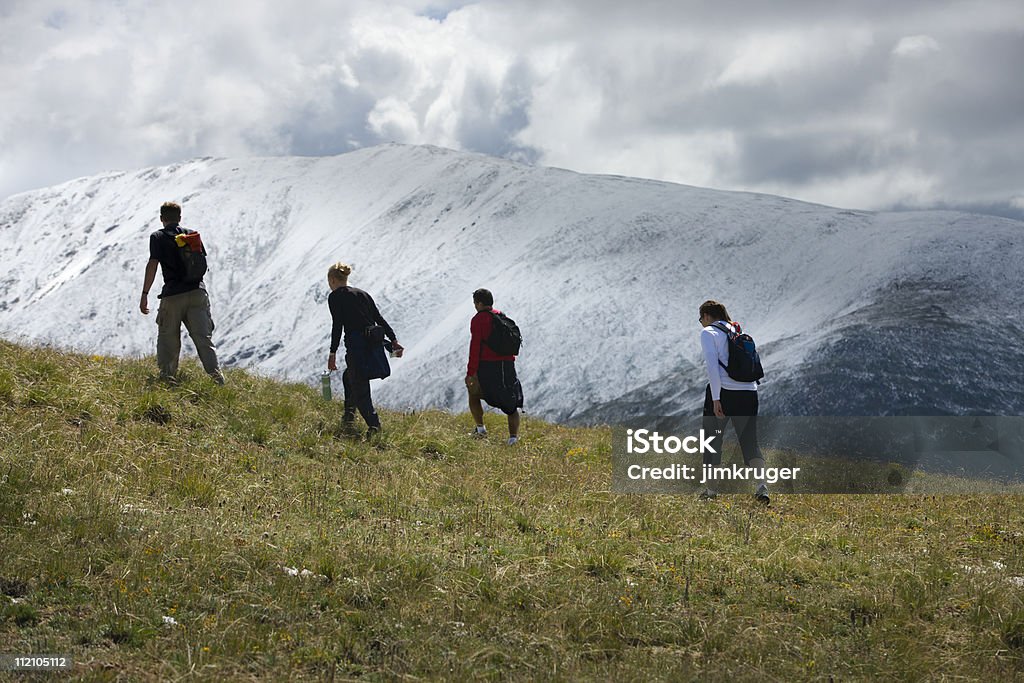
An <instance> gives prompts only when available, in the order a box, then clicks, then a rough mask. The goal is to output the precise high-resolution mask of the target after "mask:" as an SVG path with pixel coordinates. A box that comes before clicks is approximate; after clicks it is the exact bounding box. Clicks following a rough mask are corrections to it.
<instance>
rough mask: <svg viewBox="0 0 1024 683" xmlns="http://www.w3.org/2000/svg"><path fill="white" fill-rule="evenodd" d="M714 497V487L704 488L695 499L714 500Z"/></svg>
mask: <svg viewBox="0 0 1024 683" xmlns="http://www.w3.org/2000/svg"><path fill="white" fill-rule="evenodd" d="M715 498H718V491H715V490H714V489H704V490H703V491H701V492H700V495H699V496H697V500H714V499H715Z"/></svg>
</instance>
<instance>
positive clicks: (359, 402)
mask: <svg viewBox="0 0 1024 683" xmlns="http://www.w3.org/2000/svg"><path fill="white" fill-rule="evenodd" d="M355 361H356V359H355V358H353V357H352V356H351V355H350V354H346V355H345V372H343V373H341V383H342V386H344V387H345V415H344V417H343V418H342V419H344V420H346V421H351V420H354V419H355V418H356V410H357V409H358V410H359V414H360V415H362V416H363V419H364V420H366V426H367V427H376V428H378V429H380V417H378V416H377V411H376V409H374V407H373V399H372V398H371V397H370V380H369V379H367V378H366V375H365V374H364V373H363V371H362V370H361V369H360V365H359V363H358V362H355Z"/></svg>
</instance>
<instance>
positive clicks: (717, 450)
mask: <svg viewBox="0 0 1024 683" xmlns="http://www.w3.org/2000/svg"><path fill="white" fill-rule="evenodd" d="M722 399H723V409H724V400H725V391H724V390H723V391H722ZM725 414H726V415H728V414H729V411H728V410H726V412H725ZM701 426H702V427H703V429H704V434H705V436H706V435H708V434H710V435H712V436H711V449H710V450H711V451H714V452H713V453H712V452H710V451H705V452H704V454H703V464H704V465H711V466H712V467H718V466H719V465H721V464H722V446H724V445H725V442H724V440H723V439H722V432H723V431H724V429H725V421H724V420H720V419H719V418H717V417H715V404H714V402H713V401H712V400H711V385H710V384H709V385H707V387H705V389H704V419H703V420H702V424H701Z"/></svg>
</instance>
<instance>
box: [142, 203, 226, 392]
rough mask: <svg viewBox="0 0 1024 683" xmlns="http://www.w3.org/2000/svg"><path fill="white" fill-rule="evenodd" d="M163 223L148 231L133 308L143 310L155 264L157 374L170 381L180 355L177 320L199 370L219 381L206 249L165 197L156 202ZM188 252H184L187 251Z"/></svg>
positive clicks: (178, 209) (221, 380)
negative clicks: (158, 286)
mask: <svg viewBox="0 0 1024 683" xmlns="http://www.w3.org/2000/svg"><path fill="white" fill-rule="evenodd" d="M160 222H161V223H162V224H163V228H161V229H160V230H157V231H156V232H154V233H153V234H151V235H150V236H149V263H147V264H146V277H145V281H144V282H143V284H142V299H141V300H140V301H139V310H140V311H142V314H143V315H149V290H150V287H152V286H153V280H154V279H155V278H156V267H157V264H159V265H160V270H161V272H162V274H163V279H164V286H163V289H162V290H161V291H160V294H159V295H158V296H157V298H158V299H160V308H159V309H158V310H157V312H156V324H157V329H158V333H157V339H156V363H157V366H158V367H159V368H160V377H161V378H162V379H165V380H167V381H171V382H173V381H175V380H176V379H177V375H178V356H179V355H180V354H181V324H182V323H185V329H186V330H188V334H189V336H190V337H192V343H193V344H195V347H196V353H198V354H199V360H200V361H202V363H203V369H204V370H206V373H207V374H208V375H209V376H210V377H212V378H213V381H214V382H216V383H217V384H224V374H223V373H222V372H221V370H220V365H219V364H218V363H217V347H216V346H214V343H213V339H212V335H213V329H214V325H213V316H212V315H211V313H210V296H209V295H208V294H207V292H206V285H204V284H203V275H205V273H206V248H205V247H204V246H203V244H202V241H201V240H200V238H199V233H196V232H193V231H192V230H186V229H184V228H182V227H181V226H180V225H179V224H180V223H181V206H179V205H178V204H175V203H174V202H165V203H164V204H163V205H162V206H161V207H160ZM187 252H188V253H187Z"/></svg>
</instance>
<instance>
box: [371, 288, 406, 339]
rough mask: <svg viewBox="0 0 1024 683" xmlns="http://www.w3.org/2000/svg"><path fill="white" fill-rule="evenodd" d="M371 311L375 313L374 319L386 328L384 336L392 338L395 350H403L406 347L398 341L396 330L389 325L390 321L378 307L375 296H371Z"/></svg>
mask: <svg viewBox="0 0 1024 683" xmlns="http://www.w3.org/2000/svg"><path fill="white" fill-rule="evenodd" d="M370 313H371V314H372V315H373V321H374V322H375V323H377V324H378V325H380V326H381V327H383V328H384V336H385V337H387V338H388V339H390V340H391V343H392V345H393V346H394V347H395V351H396V352H397V351H401V350H402V349H403V348H404V347H403V346H402V345H401V344H399V343H398V337H396V336H395V331H394V330H393V329H391V325H388V321H387V320H385V319H384V316H382V315H381V314H380V311H379V310H378V309H377V302H376V301H374V300H373V297H370Z"/></svg>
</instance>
